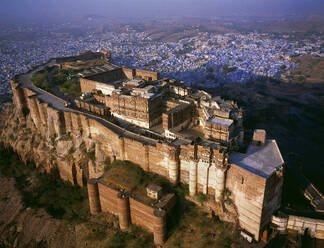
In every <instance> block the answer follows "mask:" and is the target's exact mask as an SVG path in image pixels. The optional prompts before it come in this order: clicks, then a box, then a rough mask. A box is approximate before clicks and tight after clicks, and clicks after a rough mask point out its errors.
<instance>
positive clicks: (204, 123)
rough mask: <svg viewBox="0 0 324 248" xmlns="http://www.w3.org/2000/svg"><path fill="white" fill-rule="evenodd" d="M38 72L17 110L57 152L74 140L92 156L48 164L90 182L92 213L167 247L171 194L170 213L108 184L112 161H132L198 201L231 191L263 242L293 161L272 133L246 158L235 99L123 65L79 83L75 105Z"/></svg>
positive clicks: (18, 90)
mask: <svg viewBox="0 0 324 248" xmlns="http://www.w3.org/2000/svg"><path fill="white" fill-rule="evenodd" d="M57 63H58V62H57V61H55V60H51V61H50V62H49V63H48V64H47V66H53V65H55V64H57ZM40 69H41V68H38V69H36V70H40ZM33 72H35V71H33ZM33 72H30V73H29V74H28V73H27V74H24V75H20V76H17V77H16V78H15V79H14V80H12V91H13V101H14V104H15V106H16V109H17V111H18V112H19V113H20V115H21V116H23V114H24V113H26V112H28V113H29V115H30V117H31V119H32V121H33V123H34V125H35V127H36V128H37V129H38V130H39V131H40V133H42V134H44V136H46V138H47V139H49V140H55V141H56V142H57V144H58V146H59V143H60V142H64V137H66V136H69V137H72V138H71V139H72V141H71V142H70V143H73V144H74V145H75V148H76V149H86V152H88V153H89V152H93V159H92V160H89V161H88V162H84V161H74V162H71V161H68V160H67V159H65V158H64V156H63V155H62V156H61V157H59V158H58V160H56V162H55V163H54V162H53V161H52V162H50V161H47V162H46V163H47V165H46V166H47V170H48V171H49V172H50V171H51V169H52V168H53V167H57V169H58V171H59V174H60V176H61V178H62V179H64V180H68V181H70V182H72V183H76V184H79V185H80V186H84V185H85V184H87V186H88V192H89V203H90V210H91V212H92V213H94V214H95V213H97V212H100V211H103V212H111V213H113V214H116V215H117V216H118V217H119V221H120V228H121V229H122V230H124V229H126V228H127V227H128V225H129V223H135V224H139V225H141V226H143V227H144V228H146V229H148V230H150V231H152V232H153V234H154V241H155V243H156V244H163V242H164V241H165V238H166V235H165V234H166V232H165V228H166V215H167V213H168V211H170V209H172V206H173V202H174V197H171V196H168V197H167V198H166V199H167V200H165V204H164V206H161V204H162V203H161V202H163V201H160V205H159V204H148V203H146V202H145V201H142V200H141V199H139V198H138V197H137V196H136V195H132V194H131V193H130V192H131V190H125V189H122V188H121V187H118V186H116V184H114V183H111V182H110V181H109V180H108V181H107V180H105V178H109V175H108V176H107V175H106V174H105V172H104V165H105V162H107V161H109V162H113V161H115V160H128V161H130V162H132V163H134V164H137V165H138V166H140V167H141V168H142V169H143V170H144V171H147V172H152V173H156V174H159V175H161V176H163V177H165V178H167V179H168V180H169V181H170V182H171V183H172V184H173V185H177V184H179V183H183V184H186V185H188V186H189V193H190V196H194V195H195V194H197V193H202V194H205V195H208V196H209V197H211V198H212V199H214V202H215V206H221V205H222V204H223V202H222V201H223V197H224V192H225V191H229V192H231V197H232V201H233V204H234V206H235V209H236V210H235V211H236V214H237V219H238V221H239V224H240V227H241V228H242V229H243V230H245V231H246V232H248V233H249V234H250V235H251V237H252V238H253V239H254V240H256V241H259V240H260V238H261V235H262V233H263V232H264V230H266V229H267V227H268V225H269V224H270V223H271V219H272V215H273V213H274V212H275V211H276V210H278V209H279V207H280V203H281V192H282V185H283V175H282V166H283V164H284V161H283V159H282V156H281V153H280V150H279V148H278V146H277V143H276V141H275V140H272V139H268V138H267V135H266V131H265V130H259V129H258V130H255V132H254V135H253V140H252V142H251V144H249V145H248V148H247V149H246V151H244V152H243V153H242V152H239V151H241V148H242V146H243V138H244V129H243V125H242V121H243V112H242V110H241V109H240V108H239V107H238V106H237V104H236V103H235V102H233V101H228V100H227V101H226V100H223V99H221V98H220V97H213V96H211V95H210V94H208V93H207V92H204V91H201V90H196V89H193V88H190V87H188V86H187V85H186V84H185V83H183V82H180V81H177V80H173V79H161V78H160V77H159V74H158V73H156V72H151V71H146V70H139V69H128V68H125V67H118V66H107V67H106V69H105V70H102V71H101V72H98V73H94V74H91V75H86V76H85V75H83V76H80V86H81V91H82V96H81V97H80V99H77V100H76V101H75V102H67V100H65V99H62V98H59V97H57V96H55V95H53V94H51V93H48V92H45V91H43V90H42V89H39V88H37V87H35V86H34V85H33V84H32V83H31V82H30V77H31V74H32V73H33ZM82 147H83V148H82ZM84 147H85V148H84ZM57 149H61V150H62V151H61V153H62V154H64V153H65V152H66V150H69V149H68V148H66V147H62V148H57ZM36 163H37V162H36ZM86 182H87V183H86ZM153 189H154V187H153ZM162 205H163V204H162Z"/></svg>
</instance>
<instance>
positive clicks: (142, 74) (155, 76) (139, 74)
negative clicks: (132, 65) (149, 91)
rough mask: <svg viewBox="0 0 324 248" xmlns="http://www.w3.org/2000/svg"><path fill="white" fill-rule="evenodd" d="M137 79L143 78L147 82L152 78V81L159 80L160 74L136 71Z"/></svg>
mask: <svg viewBox="0 0 324 248" xmlns="http://www.w3.org/2000/svg"><path fill="white" fill-rule="evenodd" d="M136 77H141V78H143V79H146V80H148V79H149V78H152V80H158V78H159V73H157V72H154V71H147V70H140V69H136Z"/></svg>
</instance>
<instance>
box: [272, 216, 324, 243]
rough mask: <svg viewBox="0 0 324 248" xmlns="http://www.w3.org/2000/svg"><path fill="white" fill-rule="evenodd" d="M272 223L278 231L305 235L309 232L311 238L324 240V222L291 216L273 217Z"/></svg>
mask: <svg viewBox="0 0 324 248" xmlns="http://www.w3.org/2000/svg"><path fill="white" fill-rule="evenodd" d="M271 222H272V223H273V224H274V225H275V226H276V227H277V230H278V231H281V232H285V231H287V230H293V231H297V232H298V233H300V234H304V233H305V231H306V230H308V234H310V236H311V237H313V238H317V239H324V221H323V220H318V219H311V218H305V217H300V216H294V215H289V216H288V217H279V216H275V215H274V216H272V219H271Z"/></svg>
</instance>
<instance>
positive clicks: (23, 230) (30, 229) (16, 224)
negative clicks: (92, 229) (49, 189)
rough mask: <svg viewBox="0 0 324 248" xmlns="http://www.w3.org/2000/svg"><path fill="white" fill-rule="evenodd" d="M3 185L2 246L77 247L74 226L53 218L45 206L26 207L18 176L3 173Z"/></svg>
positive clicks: (0, 202) (0, 206) (0, 192)
mask: <svg viewBox="0 0 324 248" xmlns="http://www.w3.org/2000/svg"><path fill="white" fill-rule="evenodd" d="M0 189H1V190H0V197H1V199H0V209H1V211H0V246H1V245H3V247H38V245H39V246H40V247H43V246H42V245H46V247H71V248H72V247H75V242H76V240H75V231H74V227H73V226H72V225H67V224H66V223H64V222H62V221H59V220H55V219H53V218H52V217H51V216H50V215H49V214H47V213H46V212H45V210H43V209H30V208H27V209H26V208H25V207H24V206H23V203H22V201H21V196H20V193H19V192H18V191H17V190H16V189H15V180H14V179H7V178H5V177H3V176H1V175H0ZM1 242H2V244H1Z"/></svg>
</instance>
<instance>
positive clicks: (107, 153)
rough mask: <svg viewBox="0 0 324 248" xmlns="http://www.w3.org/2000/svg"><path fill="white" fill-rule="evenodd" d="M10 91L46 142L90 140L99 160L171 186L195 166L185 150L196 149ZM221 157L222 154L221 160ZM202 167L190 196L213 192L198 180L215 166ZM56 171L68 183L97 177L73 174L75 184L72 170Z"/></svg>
mask: <svg viewBox="0 0 324 248" xmlns="http://www.w3.org/2000/svg"><path fill="white" fill-rule="evenodd" d="M12 89H13V99H14V103H15V105H16V106H17V109H18V111H20V112H21V113H22V112H23V111H25V110H24V109H28V110H29V112H30V116H31V118H32V120H33V122H34V124H35V126H36V127H37V128H38V129H39V130H41V131H42V132H41V133H44V134H46V137H47V138H58V137H61V136H62V135H64V134H68V133H70V134H72V135H74V136H80V135H82V137H83V138H89V137H91V139H93V142H94V143H95V144H96V147H100V149H95V153H96V154H95V157H96V158H97V157H99V156H101V157H104V158H103V159H101V160H110V161H113V160H114V159H119V160H129V161H131V162H133V163H135V164H138V165H139V166H140V167H142V168H143V169H144V170H145V171H151V172H154V173H157V174H160V175H162V176H165V177H166V178H168V179H169V180H170V181H171V182H173V183H177V182H179V180H180V175H189V174H190V166H189V164H196V167H197V166H199V165H198V164H197V162H195V161H196V160H199V157H197V156H195V157H194V158H193V159H194V160H191V159H189V157H190V156H188V155H187V153H188V149H192V151H191V153H193V154H197V151H196V150H197V146H188V147H183V149H182V148H181V147H180V145H174V144H172V143H166V142H161V141H159V140H154V139H150V138H147V137H143V136H141V135H138V134H135V133H132V132H130V131H127V130H125V129H123V128H121V127H119V126H117V125H115V124H113V123H111V122H109V121H107V120H105V119H101V118H100V117H98V116H92V115H91V114H86V113H83V112H80V111H76V110H74V109H69V108H63V109H62V110H58V109H56V108H54V107H52V105H51V104H50V103H45V102H43V101H42V100H41V99H39V98H38V97H37V93H36V92H34V91H32V90H30V89H28V88H22V87H20V86H19V83H16V82H14V81H12ZM208 149H210V148H208ZM97 153H98V154H97ZM224 155H225V154H224V153H222V156H224ZM226 156H228V155H226ZM180 157H186V158H187V159H186V160H188V161H184V162H183V163H182V164H181V160H180ZM204 166H205V167H206V169H204V170H203V171H199V173H196V174H195V176H193V177H194V178H196V181H192V183H191V185H192V189H193V190H194V191H193V192H196V191H197V190H198V191H201V192H204V193H207V191H208V190H203V189H210V191H212V192H215V191H217V190H216V188H215V187H216V185H214V183H213V182H210V183H209V185H208V180H205V179H203V180H201V179H200V177H202V178H208V177H212V176H213V173H214V171H215V169H214V167H217V166H218V165H216V164H212V163H211V162H210V161H208V163H206V164H205V165H204ZM222 166H223V165H222ZM57 167H58V169H59V172H60V175H61V177H62V178H63V179H65V180H69V181H70V182H72V183H73V182H74V181H76V182H82V178H83V177H85V178H91V177H97V176H99V175H95V174H93V172H92V170H91V168H89V169H88V171H89V172H88V173H89V174H84V173H86V172H85V171H84V170H80V171H77V173H76V177H77V178H76V180H75V176H73V173H74V172H73V170H75V169H73V168H70V167H69V168H65V167H64V165H63V164H60V163H59V164H58V165H57ZM209 171H211V173H209ZM192 173H194V172H192ZM186 178H188V177H187V176H184V177H183V178H182V180H181V181H183V182H187V183H188V180H187V179H186ZM194 182H196V183H198V182H200V183H199V185H200V186H199V187H198V186H197V185H193V183H194ZM193 194H194V193H193Z"/></svg>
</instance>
